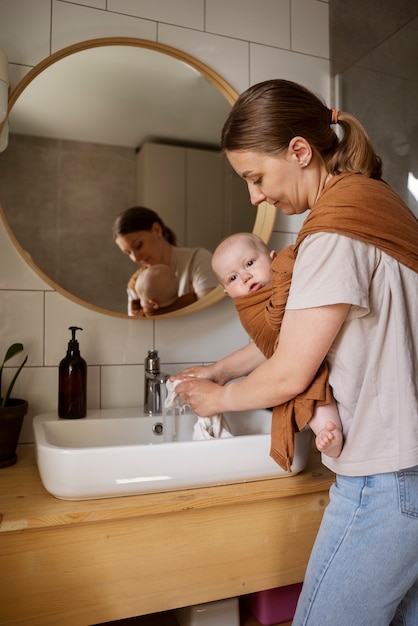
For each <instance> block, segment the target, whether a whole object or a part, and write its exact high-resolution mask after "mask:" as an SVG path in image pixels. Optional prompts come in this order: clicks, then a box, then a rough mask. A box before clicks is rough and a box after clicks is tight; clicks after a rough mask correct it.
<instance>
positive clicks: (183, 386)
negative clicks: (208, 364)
mask: <svg viewBox="0 0 418 626" xmlns="http://www.w3.org/2000/svg"><path fill="white" fill-rule="evenodd" d="M191 369H194V368H191ZM223 391H224V387H222V386H221V385H218V384H216V383H214V382H212V381H211V380H207V379H204V378H184V379H183V378H182V379H181V381H180V382H179V383H178V385H177V386H176V393H177V394H178V396H179V398H180V402H181V403H182V404H188V405H189V407H190V408H191V409H192V410H193V411H194V412H195V413H196V415H199V416H200V417H212V416H213V415H217V414H218V413H221V412H222V405H221V398H222V394H223Z"/></svg>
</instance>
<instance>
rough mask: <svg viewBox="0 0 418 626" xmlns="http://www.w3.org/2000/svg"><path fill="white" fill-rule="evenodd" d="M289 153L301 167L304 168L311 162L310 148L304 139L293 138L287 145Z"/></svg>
mask: <svg viewBox="0 0 418 626" xmlns="http://www.w3.org/2000/svg"><path fill="white" fill-rule="evenodd" d="M289 151H290V153H291V154H294V155H295V156H296V158H297V160H298V163H299V165H300V166H301V167H306V166H307V165H309V163H310V162H311V159H312V147H311V144H310V143H309V141H307V140H306V139H305V138H304V137H293V139H292V140H291V141H290V143H289Z"/></svg>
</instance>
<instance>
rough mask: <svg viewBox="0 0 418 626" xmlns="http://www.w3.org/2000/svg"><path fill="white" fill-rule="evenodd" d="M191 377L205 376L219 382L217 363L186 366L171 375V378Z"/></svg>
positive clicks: (206, 378)
mask: <svg viewBox="0 0 418 626" xmlns="http://www.w3.org/2000/svg"><path fill="white" fill-rule="evenodd" d="M189 378H203V379H205V380H213V381H214V382H219V381H218V380H217V376H216V368H215V364H212V365H193V367H186V368H185V369H184V370H181V372H178V373H177V374H175V375H173V376H170V380H186V379H189Z"/></svg>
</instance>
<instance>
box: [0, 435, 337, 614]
mask: <svg viewBox="0 0 418 626" xmlns="http://www.w3.org/2000/svg"><path fill="white" fill-rule="evenodd" d="M0 480H1V483H2V489H1V494H0V513H1V521H0V542H1V543H0V563H1V570H0V571H1V572H2V574H0V579H1V584H0V621H1V623H4V624H25V623H27V624H29V623H30V624H31V626H33V625H36V624H39V625H40V626H41V625H42V626H46V625H47V624H56V623H60V625H63V626H64V625H65V624H68V625H71V626H76V625H78V624H80V625H83V624H84V625H86V626H87V625H89V624H97V623H100V622H106V621H111V620H116V619H123V618H127V617H132V616H136V615H145V614H148V613H154V612H158V611H166V610H170V609H173V608H178V607H181V606H188V605H192V604H199V603H202V602H209V601H212V600H218V599H221V598H227V597H233V596H238V595H243V594H246V593H251V592H253V591H260V590H263V589H270V588H273V587H277V586H281V585H287V584H291V583H294V582H300V581H301V580H303V575H304V571H305V568H306V564H307V560H308V558H309V553H310V550H311V547H312V544H313V541H314V538H315V535H316V533H317V530H318V527H319V524H320V521H321V519H322V514H323V510H324V508H325V506H326V504H327V502H328V490H329V487H330V485H331V484H332V482H333V480H334V475H333V474H332V473H331V472H330V471H329V470H327V469H326V468H325V467H324V466H323V465H322V464H321V461H320V457H319V454H318V453H317V452H316V451H315V450H312V454H311V457H310V461H309V463H308V466H307V468H306V469H305V470H304V471H303V472H301V473H300V474H298V475H296V476H292V477H286V478H277V479H269V480H263V481H254V482H247V483H238V484H233V485H220V486H214V487H204V488H201V489H190V490H184V491H172V492H164V493H156V494H146V495H139V496H127V497H120V498H106V499H100V500H85V501H64V500H58V499H56V498H54V497H53V496H51V495H50V494H48V493H47V491H46V490H45V489H44V487H43V485H42V483H41V481H40V478H39V474H38V470H37V466H36V461H35V455H34V448H33V447H32V446H19V448H18V462H17V464H16V465H14V466H11V467H9V468H5V469H2V470H1V472H0ZM5 572H7V575H6V574H5ZM16 581H19V584H16ZM22 598H24V602H22ZM3 613H4V615H3Z"/></svg>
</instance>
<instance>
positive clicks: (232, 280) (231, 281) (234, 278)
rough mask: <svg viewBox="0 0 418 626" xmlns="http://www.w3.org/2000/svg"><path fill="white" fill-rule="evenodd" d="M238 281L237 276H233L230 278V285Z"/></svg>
mask: <svg viewBox="0 0 418 626" xmlns="http://www.w3.org/2000/svg"><path fill="white" fill-rule="evenodd" d="M236 279H237V275H236V274H233V275H232V276H230V277H229V278H228V283H233V282H234V281H235V280H236Z"/></svg>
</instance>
